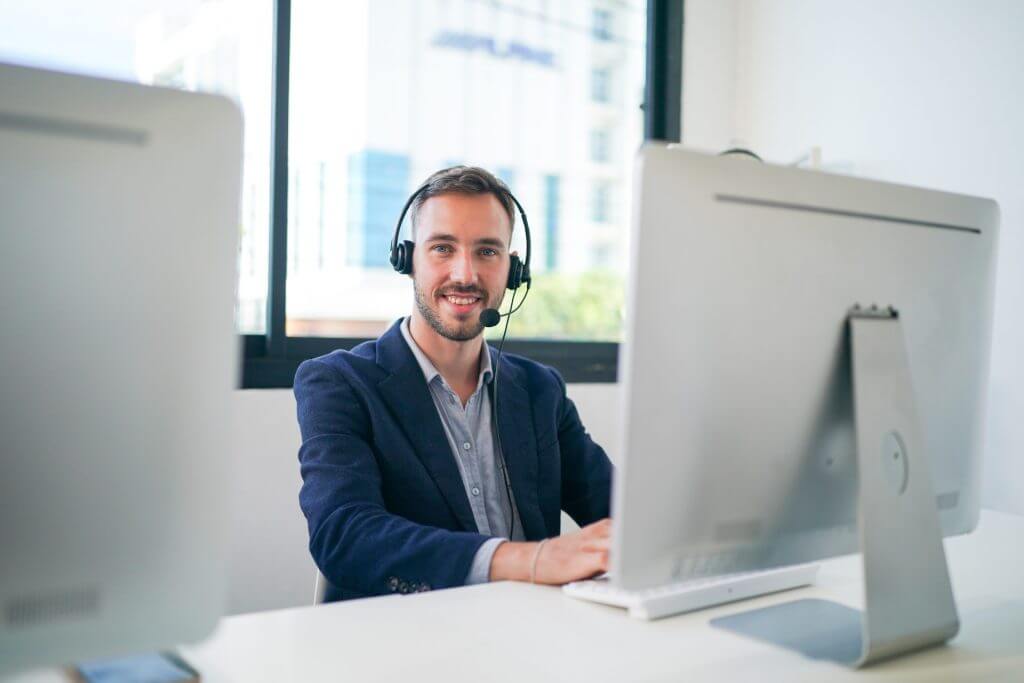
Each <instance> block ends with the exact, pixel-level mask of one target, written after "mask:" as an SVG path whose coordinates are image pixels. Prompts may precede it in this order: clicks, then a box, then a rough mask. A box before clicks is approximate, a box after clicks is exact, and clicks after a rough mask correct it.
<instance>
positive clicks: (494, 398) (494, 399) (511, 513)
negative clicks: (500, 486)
mask: <svg viewBox="0 0 1024 683" xmlns="http://www.w3.org/2000/svg"><path fill="white" fill-rule="evenodd" d="M516 293H517V292H516V290H512V298H511V299H510V300H509V304H508V307H509V312H508V314H507V315H506V316H505V329H504V330H503V331H502V333H501V341H500V342H499V343H498V359H497V360H496V361H495V363H494V379H493V380H492V381H491V422H492V423H493V425H494V435H495V437H496V438H497V440H498V457H500V458H501V473H502V475H503V480H504V482H505V495H506V496H507V497H508V517H509V530H508V540H510V541H512V540H513V538H512V536H513V535H514V534H515V529H516V508H515V505H514V504H513V502H512V485H511V484H510V483H509V479H508V461H507V460H506V459H505V449H504V448H503V447H502V445H501V429H500V428H499V426H498V373H499V372H501V353H502V349H503V348H504V346H505V336H506V335H507V334H508V323H509V321H510V320H511V319H512V314H513V313H515V312H516V311H518V310H519V309H518V308H514V306H515V303H516ZM529 293H530V283H529V281H527V283H526V294H529ZM523 301H526V295H525V294H524V295H523ZM519 305H520V306H522V305H523V304H522V302H520V303H519ZM486 343H487V342H486V341H485V342H484V344H486ZM523 537H524V538H525V537H526V534H525V533H524V534H523Z"/></svg>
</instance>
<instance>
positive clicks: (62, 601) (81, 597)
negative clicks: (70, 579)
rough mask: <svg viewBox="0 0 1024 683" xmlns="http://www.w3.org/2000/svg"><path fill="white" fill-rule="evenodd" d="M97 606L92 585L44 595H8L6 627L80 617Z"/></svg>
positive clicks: (5, 612) (97, 597) (95, 591)
mask: <svg viewBox="0 0 1024 683" xmlns="http://www.w3.org/2000/svg"><path fill="white" fill-rule="evenodd" d="M98 609H99V591H98V590H97V589H96V587H95V586H87V587H82V588H75V589H70V590H64V591H60V592H56V593H50V594H48V595H31V596H25V597H21V598H12V599H11V600H8V601H7V602H6V603H5V604H4V623H5V624H6V625H7V626H13V627H23V626H35V625H36V624H42V623H46V622H51V621H60V620H64V619H81V618H84V617H90V616H92V615H94V614H95V613H96V612H97V611H98Z"/></svg>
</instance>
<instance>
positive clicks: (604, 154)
mask: <svg viewBox="0 0 1024 683" xmlns="http://www.w3.org/2000/svg"><path fill="white" fill-rule="evenodd" d="M608 138H609V134H608V131H606V130H593V131H590V160H591V161H594V162H596V163H604V162H606V161H608V146H609V142H608Z"/></svg>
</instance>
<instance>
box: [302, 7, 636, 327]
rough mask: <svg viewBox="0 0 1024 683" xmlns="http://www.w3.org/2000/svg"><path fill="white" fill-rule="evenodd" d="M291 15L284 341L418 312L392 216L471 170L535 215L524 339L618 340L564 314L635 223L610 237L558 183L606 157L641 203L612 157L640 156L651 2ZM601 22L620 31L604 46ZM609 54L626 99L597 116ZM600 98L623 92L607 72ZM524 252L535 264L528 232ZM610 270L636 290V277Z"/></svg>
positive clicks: (608, 175)
mask: <svg viewBox="0 0 1024 683" xmlns="http://www.w3.org/2000/svg"><path fill="white" fill-rule="evenodd" d="M290 8H291V13H290V16H291V33H290V58H291V60H290V72H289V73H290V96H289V108H288V116H289V122H290V127H289V138H288V176H289V182H288V187H290V188H291V189H290V196H289V197H288V214H289V218H290V220H289V225H288V240H287V243H288V247H289V258H288V269H287V282H286V287H285V290H286V292H287V300H286V324H285V333H286V335H287V336H288V337H329V338H354V337H360V336H368V337H373V336H376V335H378V334H380V333H381V332H383V331H384V330H385V329H387V327H388V326H389V325H390V324H391V323H392V322H393V321H394V320H395V319H396V318H398V317H400V316H403V315H407V314H408V313H409V311H410V310H411V308H412V288H411V285H410V282H409V279H408V278H404V277H400V276H399V275H397V274H396V273H395V272H394V271H393V270H392V268H391V266H390V263H389V262H388V247H389V245H390V241H391V237H392V234H393V231H394V227H395V222H396V220H397V219H398V216H399V213H400V211H401V209H402V206H403V204H404V202H405V201H406V199H407V198H408V196H409V194H410V193H411V192H412V191H413V190H414V189H415V188H416V187H418V186H419V185H420V184H421V183H422V182H423V180H424V179H425V178H426V177H427V176H428V175H430V174H431V173H432V172H434V171H436V170H438V169H440V168H443V167H445V166H450V165H453V162H455V160H459V161H461V163H464V164H469V165H477V166H483V167H484V168H487V169H489V170H490V171H492V172H493V173H495V175H497V176H498V177H500V178H501V179H503V180H504V181H505V182H506V184H508V185H509V186H510V188H511V189H512V190H513V192H514V193H515V195H516V197H517V198H518V199H519V201H520V202H521V203H522V205H523V208H524V209H525V210H526V213H527V216H528V217H529V219H530V222H531V227H532V238H533V239H532V243H533V247H534V253H533V254H532V259H533V262H532V264H531V265H532V270H533V273H534V275H535V277H534V281H533V287H532V289H531V291H530V298H529V300H528V301H527V303H526V305H525V306H524V307H523V309H522V310H521V311H519V312H518V313H517V314H516V317H515V318H514V319H513V321H512V325H511V326H510V328H509V333H510V336H515V337H516V338H519V339H524V338H544V339H547V338H556V337H560V336H562V335H563V334H564V330H565V329H569V328H570V327H571V328H572V329H574V330H575V332H574V335H575V336H574V337H573V338H574V339H577V340H604V341H616V340H617V339H618V336H619V331H618V329H617V328H616V327H615V325H613V324H611V323H608V324H605V323H604V322H602V323H600V324H597V325H595V326H594V327H593V328H589V327H588V322H587V321H588V320H596V319H597V318H598V317H599V316H598V317H595V316H593V315H590V314H588V313H587V312H585V311H581V312H580V313H579V316H580V320H579V321H578V324H577V323H572V325H569V323H568V322H567V321H566V320H565V318H564V315H563V313H564V312H563V313H560V314H559V315H558V316H556V315H553V314H552V311H551V310H550V307H551V306H553V305H555V302H558V305H559V306H561V305H562V304H561V302H559V299H560V297H565V296H567V295H572V296H575V294H572V293H574V292H581V291H585V290H586V289H587V287H588V286H589V284H588V283H589V282H590V281H591V279H592V278H593V277H595V268H594V266H593V264H595V263H598V262H601V263H604V262H606V261H607V259H598V258H596V257H595V254H594V251H595V250H596V249H598V248H601V249H604V250H608V249H613V250H615V249H617V250H619V251H622V250H624V249H625V248H626V240H627V232H628V231H627V227H628V226H627V225H625V224H622V225H617V226H615V227H616V228H617V229H616V230H609V231H605V234H601V235H597V234H595V233H594V232H593V230H592V222H591V221H588V220H587V215H588V202H589V201H590V199H589V198H588V196H587V194H586V193H585V192H579V191H572V190H570V189H569V187H568V186H567V185H566V184H565V183H563V181H562V180H561V179H573V181H574V182H579V181H578V180H576V179H584V180H585V179H586V178H588V177H589V174H590V173H592V164H593V163H594V162H597V163H600V164H601V166H602V169H601V171H602V174H603V176H602V177H604V178H605V180H604V182H605V183H607V184H610V185H614V186H616V187H617V188H620V189H621V190H622V191H621V192H617V193H616V196H620V197H624V198H625V197H628V196H629V192H628V190H627V186H628V185H629V183H630V182H631V177H632V176H631V173H632V169H631V163H632V159H631V156H628V157H626V158H625V159H623V160H622V161H621V162H620V163H617V164H613V161H612V160H613V159H616V158H617V156H613V155H612V154H611V140H613V139H614V140H616V141H618V140H622V141H623V142H624V143H625V144H628V145H629V146H630V147H631V148H633V149H635V148H636V147H638V146H639V145H640V143H641V141H642V139H643V118H642V111H641V109H640V104H641V102H640V97H639V94H640V93H642V91H643V84H644V79H645V74H644V67H645V58H644V44H645V41H644V32H645V22H646V13H645V6H644V4H643V3H642V2H636V1H634V2H632V3H629V2H624V3H620V4H618V5H616V6H615V7H614V8H609V9H604V10H601V13H599V14H595V15H591V9H592V8H591V6H590V5H588V4H586V3H535V2H532V0H518V1H517V2H509V3H479V2H476V1H475V0H394V1H393V2H389V3H382V2H372V1H370V0H361V1H353V2H343V3H338V2H321V1H314V0H293V1H292V2H291V4H290ZM594 17H601V19H600V20H601V21H603V22H604V25H605V26H606V27H607V26H608V25H610V24H611V23H612V22H614V23H615V24H616V26H618V27H620V29H621V38H620V39H617V40H611V39H610V37H600V38H599V37H598V36H597V35H596V34H595V33H594V32H593V31H591V30H590V22H591V19H592V18H594ZM602 35H603V34H602ZM598 40H599V42H600V49H601V54H600V55H595V54H594V45H595V42H596V41H598ZM598 58H599V59H601V60H602V61H601V65H602V69H606V68H607V66H606V65H607V64H609V63H614V64H617V65H618V67H617V69H618V73H619V74H620V75H621V77H620V78H619V79H618V81H621V82H620V83H617V86H621V90H622V92H621V93H620V95H621V96H620V97H617V98H614V100H613V101H615V102H619V103H620V104H619V105H617V106H614V107H613V106H611V105H609V107H608V108H603V109H602V111H591V108H590V107H588V106H587V105H588V103H589V101H590V99H591V92H590V90H591V87H590V81H591V79H592V77H593V74H594V72H595V67H594V64H593V63H592V59H598ZM341 65H343V68H341ZM602 88H603V89H604V90H605V91H606V92H605V95H606V96H608V97H609V99H610V100H611V99H612V98H611V97H610V92H607V91H608V90H609V89H610V88H611V83H610V82H609V81H608V80H607V79H606V82H605V83H604V84H603V86H602ZM597 117H600V118H599V119H598V118H597ZM613 135H614V137H613ZM623 156H626V155H623ZM621 215H628V212H623V213H622V214H621ZM407 223H408V221H407ZM517 223H518V220H517ZM409 238H410V232H409V227H408V225H406V226H405V227H404V228H403V233H402V235H401V239H409ZM568 244H571V245H572V249H571V250H569V249H567V250H566V251H565V252H564V254H565V256H566V258H563V252H560V250H559V245H568ZM512 248H513V249H515V250H517V251H518V252H519V253H520V254H521V255H525V251H526V246H525V239H524V238H523V234H522V231H521V230H517V231H516V232H515V233H514V234H513V244H512ZM605 270H607V269H605ZM604 275H608V276H610V277H612V278H615V279H614V281H615V282H617V283H618V287H619V289H621V288H622V287H623V286H624V285H623V283H624V273H623V272H622V269H621V268H619V269H618V270H614V271H613V272H610V273H607V274H606V273H602V276H604ZM521 294H522V293H520V295H521ZM506 304H507V301H506ZM613 309H614V306H613V305H612V306H610V308H609V310H610V311H611V312H610V313H609V316H615V315H618V312H617V310H613ZM566 311H568V313H567V314H568V315H572V313H571V307H570V308H567V309H566Z"/></svg>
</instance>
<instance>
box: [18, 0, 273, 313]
mask: <svg viewBox="0 0 1024 683" xmlns="http://www.w3.org/2000/svg"><path fill="white" fill-rule="evenodd" d="M272 9H273V5H272V3H271V2H270V1H269V0H268V1H265V2H245V1H243V0H221V1H219V2H206V3H201V2H198V1H195V0H193V1H192V2H178V3H170V2H152V3H124V2H117V1H116V0H95V1H93V2H89V3H82V2H74V1H73V0H52V1H51V2H47V3H13V4H12V3H7V4H6V5H5V6H4V10H3V21H0V61H5V62H11V63H15V64H23V65H27V66H37V67H43V68H49V69H57V70H62V71H71V72H75V73H81V74H88V75H94V76H103V77H107V78H117V79H121V80H126V81H135V82H138V83H146V84H151V85H161V86H165V87H170V88H180V89H184V90H196V91H205V92H214V93H220V94H223V95H227V96H229V97H231V98H233V99H235V100H236V101H237V102H239V104H240V105H241V107H242V111H243V114H244V116H245V139H244V143H243V144H244V159H243V169H242V207H241V226H240V239H239V252H238V266H239V281H238V305H237V309H236V326H237V329H238V330H239V331H240V332H242V333H261V332H263V331H264V329H265V321H266V310H267V274H268V261H267V258H268V239H269V225H270V221H269V201H270V103H271V54H272V48H273V33H272V18H273V14H272Z"/></svg>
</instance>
